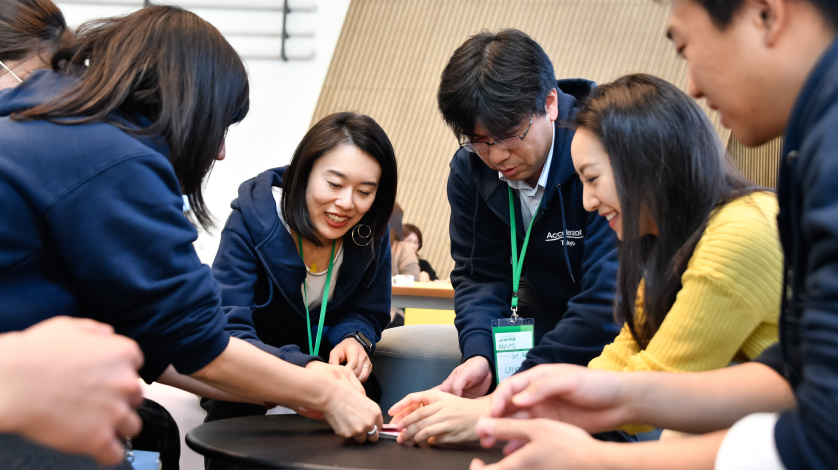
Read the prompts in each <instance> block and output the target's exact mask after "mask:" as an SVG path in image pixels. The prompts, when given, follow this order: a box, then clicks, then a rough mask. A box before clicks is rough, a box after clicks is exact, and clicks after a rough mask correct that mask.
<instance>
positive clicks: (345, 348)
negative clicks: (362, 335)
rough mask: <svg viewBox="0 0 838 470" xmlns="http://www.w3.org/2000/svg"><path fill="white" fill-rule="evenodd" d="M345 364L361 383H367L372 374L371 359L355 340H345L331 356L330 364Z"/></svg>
mask: <svg viewBox="0 0 838 470" xmlns="http://www.w3.org/2000/svg"><path fill="white" fill-rule="evenodd" d="M343 363H346V366H344V367H346V368H347V369H349V370H351V371H352V373H354V374H355V377H357V378H358V381H359V382H361V383H364V382H366V381H367V379H368V378H369V376H370V373H372V363H371V362H370V358H369V356H367V352H366V351H364V347H363V346H361V343H359V342H358V341H356V340H355V338H346V339H344V340H343V341H341V342H340V343H338V345H337V346H335V348H334V349H332V352H331V354H329V364H332V365H336V366H337V365H340V364H343Z"/></svg>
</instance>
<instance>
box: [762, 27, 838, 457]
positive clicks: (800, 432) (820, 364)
mask: <svg viewBox="0 0 838 470" xmlns="http://www.w3.org/2000/svg"><path fill="white" fill-rule="evenodd" d="M780 161H781V164H780V178H779V186H778V197H779V202H780V214H779V216H778V217H777V221H778V226H779V229H780V241H781V243H782V245H783V252H784V255H785V276H784V288H783V293H784V296H783V302H782V313H781V316H780V343H779V344H778V345H775V346H773V347H771V348H769V349H768V350H766V351H765V352H764V353H763V354H762V355H761V356H760V358H758V359H757V360H758V361H760V362H763V363H766V364H768V365H770V366H771V367H773V368H774V369H775V370H776V371H777V372H779V373H781V374H782V375H784V376H785V378H786V379H787V380H788V381H789V383H790V384H791V386H792V388H793V390H794V395H795V398H796V399H797V409H795V410H790V411H787V412H785V413H783V414H782V415H781V416H780V419H779V421H777V425H776V427H775V429H774V437H775V440H776V444H777V450H778V451H779V453H780V458H781V459H782V461H783V465H785V467H786V468H787V469H789V470H796V469H804V468H805V469H827V468H835V465H836V462H838V419H837V418H838V184H836V181H838V42H835V43H833V45H832V46H831V47H830V48H829V49H828V50H827V52H826V53H825V55H824V56H823V58H822V59H821V61H820V63H819V64H818V65H817V66H816V67H815V69H814V70H813V71H812V72H811V75H810V76H809V79H808V81H807V83H806V85H805V86H804V87H803V90H802V91H801V93H800V95H799V96H798V98H797V103H796V104H795V106H794V109H793V111H792V114H791V116H790V118H789V121H788V124H787V126H786V130H785V145H784V148H783V155H782V158H781V160H780Z"/></svg>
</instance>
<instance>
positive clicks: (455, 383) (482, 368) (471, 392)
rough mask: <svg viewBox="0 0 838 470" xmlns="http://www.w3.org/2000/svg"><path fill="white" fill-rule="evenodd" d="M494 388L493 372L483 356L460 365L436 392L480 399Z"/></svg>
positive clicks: (475, 357)
mask: <svg viewBox="0 0 838 470" xmlns="http://www.w3.org/2000/svg"><path fill="white" fill-rule="evenodd" d="M491 386H492V370H491V366H490V365H489V361H487V360H486V358H485V357H483V356H474V357H472V358H469V359H468V360H467V361H466V362H464V363H462V364H460V365H459V366H458V367H457V368H456V369H454V370H453V371H452V372H451V375H449V376H448V378H447V379H445V382H442V384H441V385H439V386H438V387H434V389H435V390H440V391H442V392H446V393H450V394H452V395H456V396H458V397H465V398H478V397H482V396H485V395H486V393H487V392H488V391H489V387H491Z"/></svg>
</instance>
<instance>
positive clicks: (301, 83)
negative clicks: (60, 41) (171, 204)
mask: <svg viewBox="0 0 838 470" xmlns="http://www.w3.org/2000/svg"><path fill="white" fill-rule="evenodd" d="M79 1H82V2H83V1H84V0H70V1H68V2H61V1H58V2H56V3H57V5H58V6H59V7H60V8H61V9H62V11H63V12H64V15H65V17H66V19H67V22H68V23H69V24H70V25H71V26H72V27H75V26H77V25H79V24H80V23H82V22H83V21H86V20H89V19H92V18H98V17H104V16H111V15H117V14H123V13H129V12H131V11H134V10H136V6H134V5H115V6H114V5H96V4H93V3H94V2H97V0H90V3H79ZM98 1H99V2H101V1H102V0H98ZM116 1H119V0H116ZM309 1H310V3H314V4H316V5H317V9H316V11H315V12H311V13H309V12H300V13H291V14H290V15H289V16H288V28H289V29H296V30H300V29H308V30H312V31H313V32H314V37H312V38H293V39H289V40H288V43H287V48H288V49H289V50H292V51H293V50H297V51H302V50H305V49H314V51H315V56H314V59H312V60H308V61H288V62H284V61H282V60H266V59H248V58H247V57H248V56H251V57H253V56H264V55H265V54H264V53H265V50H266V49H270V50H272V51H273V50H275V51H276V54H277V55H278V53H279V44H280V39H279V38H278V37H276V36H273V37H270V36H264V37H259V36H248V35H243V34H241V33H243V32H247V31H248V29H249V28H252V29H254V30H259V31H265V32H266V33H270V32H271V30H277V31H278V30H281V23H280V22H281V20H282V14H281V13H277V12H259V11H235V10H232V11H218V10H205V9H196V10H194V11H195V12H196V13H197V14H199V15H201V16H202V17H204V18H205V19H207V21H210V22H211V23H213V24H214V25H215V26H216V27H218V29H219V30H220V31H221V32H222V33H225V35H226V36H227V38H228V39H229V40H230V42H231V44H233V46H234V47H236V49H237V50H238V51H239V52H240V54H242V55H243V56H244V57H245V65H246V67H247V70H248V74H249V76H250V113H249V114H248V115H247V118H246V119H245V120H244V121H243V122H242V123H240V124H238V125H236V126H233V127H232V128H231V129H230V132H229V133H228V135H227V158H226V159H225V160H224V161H222V162H218V163H217V164H216V166H215V168H214V169H213V171H212V174H211V175H210V177H209V179H208V181H207V185H206V190H205V193H204V196H205V199H206V202H207V205H208V207H209V209H210V211H211V212H212V214H213V215H214V216H215V218H216V219H217V222H218V223H217V227H216V229H215V230H213V231H212V233H204V232H202V233H201V234H200V236H199V237H198V241H197V242H196V243H195V249H196V250H197V252H198V256H199V257H200V258H201V260H202V261H203V262H204V263H206V264H211V263H212V260H213V258H214V257H215V252H216V251H217V250H218V241H219V238H218V237H219V235H220V232H221V228H222V227H223V226H224V222H225V221H226V219H227V217H228V215H229V214H230V202H231V201H232V200H233V199H234V198H235V197H236V194H237V189H238V186H239V184H241V182H242V181H244V180H246V179H248V178H251V177H254V176H256V175H257V174H259V173H260V172H262V171H264V170H266V169H268V168H274V167H277V166H282V165H286V164H287V163H288V162H289V161H290V159H291V154H292V153H293V151H294V149H295V148H296V146H297V143H298V142H299V141H300V139H301V138H302V137H303V135H304V134H305V133H306V131H307V130H308V128H309V124H310V122H311V118H312V115H313V113H314V108H315V106H316V105H317V99H318V97H319V96H320V89H321V87H322V86H323V80H325V78H326V72H327V70H328V68H329V63H330V62H331V60H332V54H333V52H334V50H335V46H336V44H337V40H338V36H339V35H340V30H341V27H342V26H343V20H344V18H345V17H346V12H347V10H348V8H349V2H350V0H309ZM277 3H278V4H280V5H281V1H280V0H278V1H277Z"/></svg>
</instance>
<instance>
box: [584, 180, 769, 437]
mask: <svg viewBox="0 0 838 470" xmlns="http://www.w3.org/2000/svg"><path fill="white" fill-rule="evenodd" d="M778 210H779V209H778V205H777V198H776V196H775V195H774V194H772V193H767V192H757V193H753V194H751V195H748V196H744V197H741V198H738V199H735V200H733V201H731V202H729V203H727V204H725V205H724V206H722V207H720V208H718V209H716V210H715V211H714V213H713V214H712V215H711V218H710V220H709V222H708V224H707V228H706V229H705V231H704V234H703V235H702V237H701V240H699V242H698V244H697V245H696V247H695V251H694V252H693V255H692V257H691V258H690V260H689V262H688V263H687V269H686V271H684V274H683V275H682V276H681V286H682V287H681V290H680V291H678V294H677V296H676V298H675V303H674V304H673V305H672V309H671V310H670V311H669V313H667V315H666V318H665V319H664V321H663V323H662V324H661V326H660V328H659V329H658V331H657V333H655V336H654V337H652V339H651V340H650V341H649V345H648V346H647V347H646V349H645V350H641V349H640V347H639V346H638V345H637V343H636V342H635V341H634V338H633V337H632V336H631V332H630V331H629V329H628V327H627V326H623V329H622V330H621V331H620V334H619V335H618V336H617V338H616V339H615V340H614V342H613V343H611V344H609V345H608V346H606V347H605V348H604V349H603V351H602V354H601V355H600V356H599V357H597V358H595V359H593V360H592V361H591V362H590V363H589V364H588V367H590V368H592V369H601V370H612V371H670V372H689V371H703V370H712V369H720V368H722V367H725V366H727V365H728V364H729V363H730V362H731V361H732V360H733V359H734V358H737V359H738V358H742V359H753V358H754V357H756V356H758V355H759V354H760V353H761V352H762V350H763V349H765V348H767V347H768V346H770V345H771V344H772V343H775V342H776V341H777V318H778V316H779V313H780V296H781V292H780V291H781V284H782V268H783V255H782V251H781V248H780V241H779V238H778V232H777V212H778ZM642 292H643V284H641V285H640V289H639V291H638V295H637V303H636V309H635V310H636V315H637V317H638V320H639V321H642V318H643V317H642V316H643V311H642V310H643V308H642V307H643V305H642V295H641V294H642ZM622 429H625V430H628V431H630V432H638V431H641V430H642V429H639V428H638V427H636V426H626V427H624V428H622Z"/></svg>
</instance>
